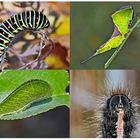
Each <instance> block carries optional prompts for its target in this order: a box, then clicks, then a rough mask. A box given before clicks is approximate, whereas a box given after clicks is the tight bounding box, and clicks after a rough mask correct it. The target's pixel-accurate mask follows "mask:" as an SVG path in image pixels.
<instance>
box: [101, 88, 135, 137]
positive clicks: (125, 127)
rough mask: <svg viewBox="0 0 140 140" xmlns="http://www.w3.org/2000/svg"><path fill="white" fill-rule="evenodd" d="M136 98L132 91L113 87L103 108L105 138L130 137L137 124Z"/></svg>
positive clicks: (102, 125)
mask: <svg viewBox="0 0 140 140" xmlns="http://www.w3.org/2000/svg"><path fill="white" fill-rule="evenodd" d="M136 107H137V104H136V102H135V98H134V97H132V96H131V93H130V91H128V90H125V89H121V88H118V89H113V90H111V91H110V96H109V97H107V100H106V101H105V103H104V107H103V108H102V111H101V112H102V114H101V117H102V121H101V129H102V130H101V131H102V137H104V138H130V137H133V136H132V135H133V132H134V130H135V125H136V117H137V113H136Z"/></svg>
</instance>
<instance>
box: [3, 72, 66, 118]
mask: <svg viewBox="0 0 140 140" xmlns="http://www.w3.org/2000/svg"><path fill="white" fill-rule="evenodd" d="M67 86H68V73H67V71H65V70H47V71H46V70H40V71H37V70H32V71H31V70H26V71H21V70H20V71H18V70H15V71H13V70H12V71H4V72H2V73H1V74H0V89H1V90H0V119H1V120H13V119H22V118H26V117H30V116H33V115H37V114H40V113H42V112H46V111H48V110H50V109H53V108H55V107H57V106H62V105H66V106H68V107H69V95H68V94H67V93H66V91H65V89H66V87H67Z"/></svg>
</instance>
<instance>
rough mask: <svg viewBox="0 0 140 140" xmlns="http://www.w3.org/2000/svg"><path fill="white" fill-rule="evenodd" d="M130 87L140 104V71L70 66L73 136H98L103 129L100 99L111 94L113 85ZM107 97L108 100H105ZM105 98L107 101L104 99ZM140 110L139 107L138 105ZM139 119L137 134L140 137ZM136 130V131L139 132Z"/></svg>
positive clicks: (124, 87)
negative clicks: (73, 68)
mask: <svg viewBox="0 0 140 140" xmlns="http://www.w3.org/2000/svg"><path fill="white" fill-rule="evenodd" d="M118 86H120V87H122V88H123V89H130V91H132V93H131V95H132V96H134V97H135V98H136V99H137V100H138V102H137V103H138V105H139V104H140V100H139V99H140V94H139V93H140V71H135V70H71V87H70V89H71V106H70V137H80V138H81V137H82V138H83V137H89V138H94V137H98V136H99V133H100V123H99V122H100V121H99V120H98V115H99V112H100V109H99V107H100V106H103V104H100V102H98V101H99V99H102V101H103V100H105V98H103V97H104V96H105V95H108V97H109V91H110V90H111V89H112V88H114V89H115V88H118ZM105 101H106V100H105ZM103 102H104V101H103ZM137 113H138V114H140V108H138V112H137ZM139 122H140V121H139V119H138V124H137V126H136V130H135V135H134V137H140V135H139V130H140V128H139V127H138V126H140V125H139ZM136 134H137V135H136Z"/></svg>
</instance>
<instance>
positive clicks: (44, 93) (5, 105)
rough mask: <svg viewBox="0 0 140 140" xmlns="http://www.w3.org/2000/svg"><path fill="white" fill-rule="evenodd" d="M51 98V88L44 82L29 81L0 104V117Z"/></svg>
mask: <svg viewBox="0 0 140 140" xmlns="http://www.w3.org/2000/svg"><path fill="white" fill-rule="evenodd" d="M25 92H26V93H25ZM51 96H52V88H51V86H50V85H49V84H48V83H47V82H46V81H43V80H39V79H33V80H29V81H27V82H25V83H23V84H21V85H20V86H19V87H17V88H16V89H15V90H14V91H13V92H12V93H11V94H9V96H7V97H6V98H5V99H4V100H3V101H2V102H1V103H0V117H2V116H5V115H11V114H15V113H19V112H22V111H24V110H25V109H27V108H29V107H30V106H31V105H32V104H33V103H36V102H39V101H42V100H45V99H46V100H50V99H51Z"/></svg>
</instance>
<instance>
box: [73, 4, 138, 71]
mask: <svg viewBox="0 0 140 140" xmlns="http://www.w3.org/2000/svg"><path fill="white" fill-rule="evenodd" d="M127 5H131V6H133V8H134V12H135V13H134V14H136V12H138V11H140V2H81V3H80V2H72V3H71V68H73V69H85V68H86V69H93V68H94V69H102V68H103V67H104V64H105V62H106V61H107V60H108V59H109V58H110V56H111V55H112V53H113V52H114V51H115V50H114V49H113V50H111V51H109V52H106V53H104V54H101V55H99V56H96V57H95V58H94V59H92V60H91V61H89V62H87V63H85V64H80V61H82V60H84V59H85V58H87V57H89V56H90V55H91V54H93V53H94V51H95V50H96V49H97V48H98V47H99V46H100V45H102V44H103V43H105V42H106V41H107V40H108V39H109V38H110V36H111V34H112V32H113V28H114V27H113V22H112V18H111V15H112V14H113V13H114V12H115V11H117V10H118V9H119V8H120V7H122V6H127ZM139 44H140V28H138V29H136V30H134V32H133V33H132V35H131V36H130V38H129V39H128V40H127V42H126V44H125V45H124V48H123V49H122V50H121V52H120V54H119V55H118V56H117V57H116V59H115V60H114V61H113V63H111V65H110V67H109V68H111V69H121V68H123V69H128V68H129V69H131V68H133V69H139V68H140V65H139V60H140V45H139Z"/></svg>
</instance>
